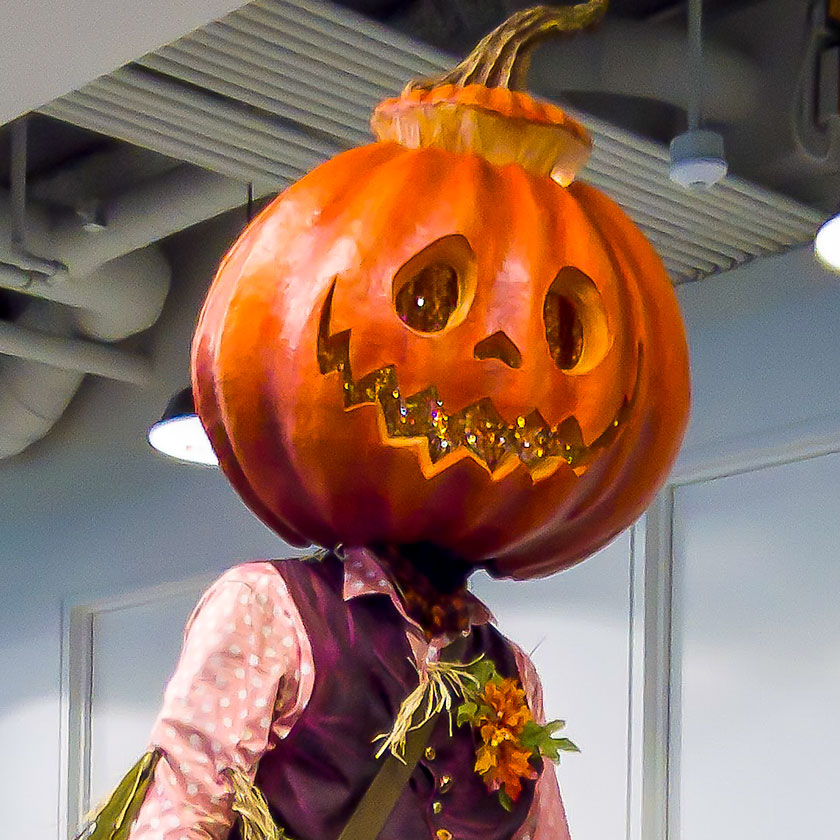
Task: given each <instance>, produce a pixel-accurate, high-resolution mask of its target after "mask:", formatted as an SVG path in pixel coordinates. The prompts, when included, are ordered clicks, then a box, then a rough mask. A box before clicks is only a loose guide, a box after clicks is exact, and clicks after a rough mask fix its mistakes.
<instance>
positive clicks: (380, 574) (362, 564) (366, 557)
mask: <svg viewBox="0 0 840 840" xmlns="http://www.w3.org/2000/svg"><path fill="white" fill-rule="evenodd" d="M343 553H344V593H343V594H344V600H345V601H349V600H350V599H351V598H358V597H359V596H360V595H387V596H388V597H389V598H390V599H391V603H393V605H394V606H395V607H396V609H397V611H398V612H399V613H400V615H401V616H402V617H403V618H404V619H405V620H406V621H407V622H409V624H413V625H414V626H415V627H417V629H418V630H422V628H421V627H420V625H419V624H417V622H416V621H414V619H412V618H410V617H409V616H408V615H406V612H405V609H404V608H403V605H402V601H401V599H400V597H399V595H398V594H397V590H396V587H395V586H394V584H393V582H392V581H391V577H390V575H389V574H388V573H387V571H386V570H385V569H384V568H383V566H382V564H381V563H380V562H379V558H377V556H376V554H374V552H372V551H371V550H370V549H369V548H345V549H343ZM467 613H468V617H469V622H470V626H472V627H476V626H479V625H482V624H488V623H493V624H495V622H496V619H495V618H494V616H493V614H492V613H491V612H490V610H489V609H488V607H487V606H486V605H485V604H483V603H482V602H481V601H480V600H479V599H478V598H476V596H475V595H473V594H472V593H471V592H467Z"/></svg>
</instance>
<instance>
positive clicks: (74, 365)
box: [0, 320, 152, 385]
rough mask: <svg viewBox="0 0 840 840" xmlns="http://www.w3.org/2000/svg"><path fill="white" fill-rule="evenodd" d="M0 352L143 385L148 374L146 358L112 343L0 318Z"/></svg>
mask: <svg viewBox="0 0 840 840" xmlns="http://www.w3.org/2000/svg"><path fill="white" fill-rule="evenodd" d="M0 354H3V355H4V356H15V357H17V358H19V359H29V360H30V361H33V362H40V363H41V364H44V365H49V366H50V367H56V368H61V369H62V370H72V371H77V372H78V373H92V374H95V375H96V376H104V377H106V378H107V379H116V380H119V381H120V382H130V383H131V384H132V385H146V384H148V382H149V379H150V377H151V370H152V368H151V363H150V362H149V360H148V359H145V358H143V357H141V356H137V355H134V354H132V353H126V352H124V351H122V350H119V349H117V348H116V347H109V346H107V345H102V344H97V343H96V342H94V341H84V340H82V339H79V338H67V337H65V336H61V335H54V334H53V333H48V332H44V331H43V330H36V329H31V328H30V327H23V326H21V325H20V324H17V323H12V322H11V321H2V320H0Z"/></svg>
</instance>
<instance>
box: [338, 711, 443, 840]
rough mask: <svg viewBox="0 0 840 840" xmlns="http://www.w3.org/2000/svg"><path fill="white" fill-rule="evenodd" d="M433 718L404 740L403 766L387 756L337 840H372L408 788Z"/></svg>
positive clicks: (390, 756)
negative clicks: (404, 790) (406, 787)
mask: <svg viewBox="0 0 840 840" xmlns="http://www.w3.org/2000/svg"><path fill="white" fill-rule="evenodd" d="M437 718H438V716H437V715H435V716H434V717H433V718H431V719H430V720H429V721H428V722H427V723H426V724H424V725H423V726H422V727H420V729H414V730H412V731H411V732H409V733H408V735H407V736H406V739H405V763H404V764H403V762H401V761H400V760H399V759H397V758H395V757H394V756H393V755H391V754H390V753H388V755H387V757H386V758H385V760H384V761H383V762H382V766H381V767H380V768H379V772H378V773H377V774H376V776H375V777H374V779H373V781H372V782H371V783H370V787H369V788H368V789H367V790H366V791H365V795H364V796H363V797H362V799H361V801H360V802H359V804H358V805H357V806H356V810H355V811H354V812H353V813H352V815H351V816H350V819H349V820H348V821H347V825H345V826H344V831H342V832H341V834H340V835H339V838H338V840H376V838H377V837H378V836H379V832H380V831H382V829H383V828H384V827H385V823H386V822H387V821H388V817H390V816H391V812H392V811H393V810H394V807H395V806H396V804H397V800H398V799H399V798H400V794H401V793H402V792H403V789H404V788H405V786H406V785H407V784H408V780H409V779H410V778H411V774H412V773H413V772H414V768H415V767H416V766H417V762H418V761H420V756H421V755H422V754H423V750H424V749H426V745H427V744H428V743H429V738H431V735H432V730H433V729H434V728H435V724H436V723H437Z"/></svg>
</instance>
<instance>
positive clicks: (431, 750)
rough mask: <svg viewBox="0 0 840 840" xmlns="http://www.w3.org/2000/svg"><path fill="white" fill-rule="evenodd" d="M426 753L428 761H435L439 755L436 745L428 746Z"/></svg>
mask: <svg viewBox="0 0 840 840" xmlns="http://www.w3.org/2000/svg"><path fill="white" fill-rule="evenodd" d="M425 755H426V760H427V761H434V760H435V758H436V757H437V753H436V752H435V748H434V747H426V753H425Z"/></svg>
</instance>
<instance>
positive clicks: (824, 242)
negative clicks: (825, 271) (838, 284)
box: [814, 214, 840, 271]
mask: <svg viewBox="0 0 840 840" xmlns="http://www.w3.org/2000/svg"><path fill="white" fill-rule="evenodd" d="M814 253H815V254H816V255H817V259H818V260H819V261H820V262H821V263H822V264H823V265H824V266H826V267H827V268H830V269H832V271H840V214H838V215H836V216H834V217H833V218H831V219H829V220H828V221H827V222H826V223H825V224H824V225H823V226H822V227H821V228H820V229H819V231H818V232H817V236H816V239H815V240H814Z"/></svg>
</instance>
